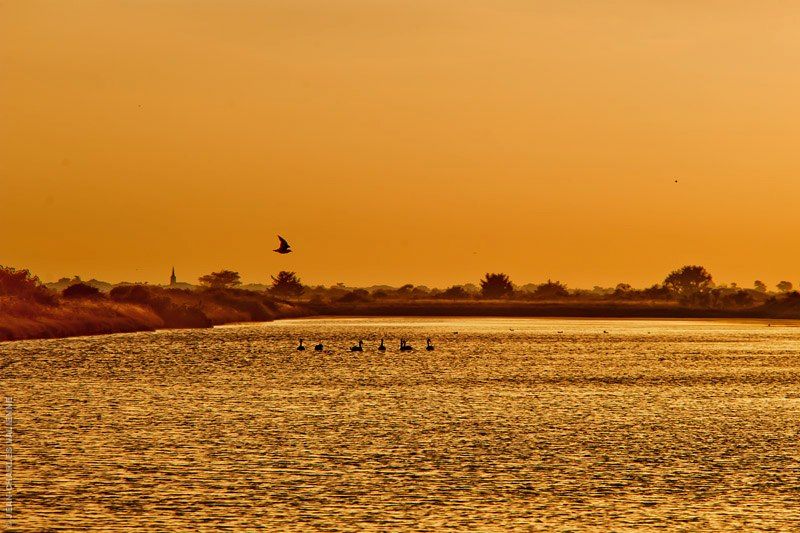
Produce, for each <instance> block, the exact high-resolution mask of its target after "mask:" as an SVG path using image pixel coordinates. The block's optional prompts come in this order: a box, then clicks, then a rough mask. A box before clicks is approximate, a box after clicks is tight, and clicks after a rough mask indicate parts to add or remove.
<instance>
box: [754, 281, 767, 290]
mask: <svg viewBox="0 0 800 533" xmlns="http://www.w3.org/2000/svg"><path fill="white" fill-rule="evenodd" d="M753 288H754V289H755V290H757V291H758V292H767V284H766V283H764V282H763V281H761V280H760V279H757V280H755V281H754V282H753Z"/></svg>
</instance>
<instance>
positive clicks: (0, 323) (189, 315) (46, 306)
mask: <svg viewBox="0 0 800 533" xmlns="http://www.w3.org/2000/svg"><path fill="white" fill-rule="evenodd" d="M309 312H310V311H309V310H308V309H307V308H305V307H303V306H302V305H297V304H293V303H291V302H285V301H281V300H275V299H273V298H271V297H269V296H267V295H265V294H264V293H258V292H253V291H244V290H237V289H207V290H184V289H165V288H161V287H148V286H142V285H133V286H123V287H117V288H115V289H114V290H112V291H111V293H110V294H109V295H97V296H93V297H91V298H65V297H60V298H53V299H52V300H51V301H49V302H45V303H40V302H38V301H36V300H33V299H29V298H20V297H14V296H3V297H0V341H8V340H23V339H40V338H57V337H73V336H78V335H97V334H103V333H129V332H134V331H152V330H155V329H161V328H207V327H211V326H214V325H218V324H228V323H232V322H252V321H268V320H274V319H276V318H283V317H293V316H306V315H308V314H309Z"/></svg>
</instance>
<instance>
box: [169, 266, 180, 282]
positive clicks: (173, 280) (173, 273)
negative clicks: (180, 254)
mask: <svg viewBox="0 0 800 533" xmlns="http://www.w3.org/2000/svg"><path fill="white" fill-rule="evenodd" d="M177 283H178V278H177V277H175V267H172V275H171V276H170V277H169V284H170V285H176V284H177Z"/></svg>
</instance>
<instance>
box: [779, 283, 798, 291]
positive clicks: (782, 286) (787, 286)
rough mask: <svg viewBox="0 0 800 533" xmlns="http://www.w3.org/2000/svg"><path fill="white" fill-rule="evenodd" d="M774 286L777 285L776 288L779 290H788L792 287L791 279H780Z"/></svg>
mask: <svg viewBox="0 0 800 533" xmlns="http://www.w3.org/2000/svg"><path fill="white" fill-rule="evenodd" d="M776 286H777V287H778V290H779V291H781V292H789V291H791V290H792V289H793V288H794V285H792V282H791V281H781V282H780V283H778V285H776Z"/></svg>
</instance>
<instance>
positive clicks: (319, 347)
mask: <svg viewBox="0 0 800 533" xmlns="http://www.w3.org/2000/svg"><path fill="white" fill-rule="evenodd" d="M278 244H279V245H278V247H277V248H275V250H273V251H274V252H277V253H279V254H288V253H291V252H292V248H291V245H290V244H289V243H288V242H287V241H286V239H284V238H283V237H281V236H280V235H278ZM305 349H306V347H305V346H303V339H300V343H299V344H298V345H297V351H298V352H302V351H305ZM324 349H325V345H324V344H322V341H319V342H318V343H317V344H315V345H314V351H316V352H321V351H323V350H324ZM425 349H426V350H428V351H429V352H432V351H433V349H434V346H433V343H432V342H431V338H430V337H428V339H427V342H426V346H425ZM413 350H414V347H413V346H411V345H410V344H409V343H408V341H407V340H405V339H400V351H401V352H410V351H413ZM350 351H351V352H363V351H364V341H363V340H360V341H358V344H355V345H353V346H351V347H350ZM378 351H379V352H385V351H386V344H384V343H383V339H381V343H380V344H379V345H378Z"/></svg>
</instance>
